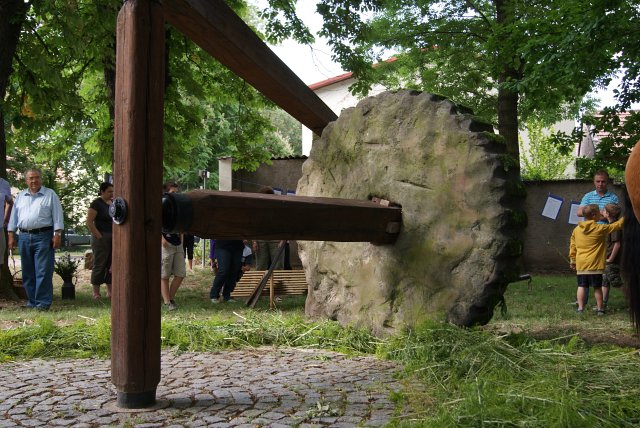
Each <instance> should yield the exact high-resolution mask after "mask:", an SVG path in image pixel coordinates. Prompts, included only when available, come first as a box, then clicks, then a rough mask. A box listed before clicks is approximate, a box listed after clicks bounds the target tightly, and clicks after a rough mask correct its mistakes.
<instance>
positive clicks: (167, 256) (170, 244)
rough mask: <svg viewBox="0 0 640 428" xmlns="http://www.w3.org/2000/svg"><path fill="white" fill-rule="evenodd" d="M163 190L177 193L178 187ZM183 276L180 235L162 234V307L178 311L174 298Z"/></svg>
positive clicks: (184, 274)
mask: <svg viewBox="0 0 640 428" xmlns="http://www.w3.org/2000/svg"><path fill="white" fill-rule="evenodd" d="M163 190H164V192H166V193H176V192H177V191H178V185H177V184H176V183H174V182H169V183H166V184H165V185H164V186H163ZM171 275H173V280H171V283H169V278H171ZM185 276H187V270H186V268H185V263H184V248H183V246H182V235H181V234H179V233H164V232H163V233H162V272H161V273H160V292H161V294H162V300H163V301H164V306H165V307H166V308H167V309H168V310H170V311H172V310H174V309H178V305H177V304H176V301H175V297H176V293H177V292H178V288H180V285H181V284H182V281H183V280H184V277H185Z"/></svg>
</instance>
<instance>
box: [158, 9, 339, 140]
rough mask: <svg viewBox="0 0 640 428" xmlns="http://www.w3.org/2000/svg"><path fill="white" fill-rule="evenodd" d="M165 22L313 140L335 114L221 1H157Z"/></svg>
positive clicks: (334, 118) (334, 117)
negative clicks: (306, 130)
mask: <svg viewBox="0 0 640 428" xmlns="http://www.w3.org/2000/svg"><path fill="white" fill-rule="evenodd" d="M161 4H162V7H163V10H164V13H165V19H166V20H167V22H169V23H170V24H171V25H173V26H174V27H175V28H176V29H177V30H178V31H180V32H181V33H183V34H184V35H186V36H187V37H189V38H190V39H191V40H193V41H194V42H195V43H196V44H197V45H198V46H200V47H201V48H202V49H204V50H205V51H206V52H208V53H209V54H210V55H211V56H213V57H214V58H216V59H217V60H218V61H220V62H221V63H222V64H223V65H225V66H226V67H228V68H229V69H230V70H231V71H233V72H234V73H235V74H237V75H238V76H240V77H241V78H242V79H244V80H245V81H247V82H248V83H249V84H251V85H252V86H253V87H254V88H256V89H257V90H258V91H260V92H261V93H262V94H264V95H265V96H266V97H267V98H269V99H270V100H272V101H273V102H274V103H276V104H277V105H278V106H280V107H281V108H282V109H283V110H285V111H286V112H287V113H289V114H290V115H291V116H293V117H294V118H296V119H297V120H299V121H300V122H301V123H302V124H303V125H305V126H306V127H307V128H309V129H311V130H312V131H313V132H315V133H316V134H317V135H320V134H321V133H322V130H323V129H324V127H325V126H327V124H329V122H332V121H334V120H336V118H337V116H336V114H335V113H334V112H333V111H332V110H331V109H330V108H329V107H328V106H327V105H326V104H325V103H324V102H323V101H322V100H321V99H320V98H319V97H318V96H317V95H316V94H315V93H314V92H313V91H312V90H311V89H309V87H308V86H307V85H305V83H304V82H303V81H302V80H300V78H299V77H298V76H296V74H295V73H294V72H293V71H291V69H289V67H287V65H286V64H285V63H284V62H282V60H281V59H280V58H278V56H277V55H276V54H274V53H273V51H271V49H269V47H268V46H267V45H266V44H265V43H264V42H263V41H262V40H260V38H259V37H258V36H257V35H256V34H255V33H254V32H253V30H251V28H250V27H249V26H248V25H247V24H246V23H245V22H244V21H243V20H242V19H241V18H240V17H239V16H238V15H237V14H236V13H235V12H234V11H233V10H232V9H231V8H230V7H229V6H227V4H226V3H225V2H224V1H223V0H161Z"/></svg>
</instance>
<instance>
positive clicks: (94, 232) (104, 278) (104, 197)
mask: <svg viewBox="0 0 640 428" xmlns="http://www.w3.org/2000/svg"><path fill="white" fill-rule="evenodd" d="M98 196H99V197H98V198H96V199H94V201H93V202H91V205H89V209H88V210H87V227H88V228H89V231H90V232H91V236H92V238H91V250H92V251H93V268H92V269H91V285H92V286H93V298H94V299H100V297H101V296H100V285H101V284H103V283H106V284H107V298H111V274H110V269H111V228H112V225H113V222H112V220H111V216H110V215H109V206H111V202H112V200H113V184H111V183H106V182H105V183H102V184H101V185H100V192H99V193H98Z"/></svg>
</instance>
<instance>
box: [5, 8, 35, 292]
mask: <svg viewBox="0 0 640 428" xmlns="http://www.w3.org/2000/svg"><path fill="white" fill-rule="evenodd" d="M28 9H29V4H28V3H25V2H24V0H0V94H2V99H1V101H2V102H0V176H1V177H6V176H7V136H6V134H5V129H4V96H5V95H4V94H6V91H7V85H8V83H9V77H10V76H11V73H12V72H13V68H12V64H13V56H14V55H15V53H16V49H17V47H18V40H20V31H21V29H22V24H23V23H24V21H25V18H26V15H27V10H28ZM2 233H6V232H5V231H4V230H3V231H2ZM8 257H9V256H8V251H5V254H4V266H2V274H0V297H1V298H4V299H15V297H16V296H15V294H14V293H13V288H12V287H13V285H12V284H13V283H12V278H11V274H10V272H9V268H8V263H7V262H8Z"/></svg>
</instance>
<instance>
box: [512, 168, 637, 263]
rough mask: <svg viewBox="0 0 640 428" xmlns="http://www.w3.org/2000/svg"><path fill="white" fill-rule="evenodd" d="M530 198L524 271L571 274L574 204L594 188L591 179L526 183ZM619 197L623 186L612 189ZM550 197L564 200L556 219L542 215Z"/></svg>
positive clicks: (527, 206)
mask: <svg viewBox="0 0 640 428" xmlns="http://www.w3.org/2000/svg"><path fill="white" fill-rule="evenodd" d="M525 187H526V189H527V198H526V200H525V211H526V212H527V216H528V225H527V228H526V229H525V234H524V251H523V257H522V261H521V263H522V270H523V271H524V272H530V273H534V274H535V273H572V272H573V271H571V270H570V269H569V239H570V238H571V232H572V231H573V228H574V227H575V225H573V224H569V223H568V219H569V210H570V207H571V202H572V201H575V202H578V203H579V202H580V200H581V199H582V197H583V196H584V194H585V193H587V192H590V191H592V190H593V189H594V186H593V182H592V181H590V180H558V181H525ZM609 190H611V191H613V192H614V193H615V194H616V195H618V198H620V203H621V206H624V204H623V203H622V197H623V192H624V190H623V187H622V186H620V185H612V186H609ZM549 194H552V195H554V196H558V197H560V198H562V199H563V203H562V206H561V208H560V213H559V214H558V218H557V219H556V220H552V219H550V218H548V217H544V216H543V215H542V209H543V208H544V205H545V202H546V200H547V197H548V196H549Z"/></svg>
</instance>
